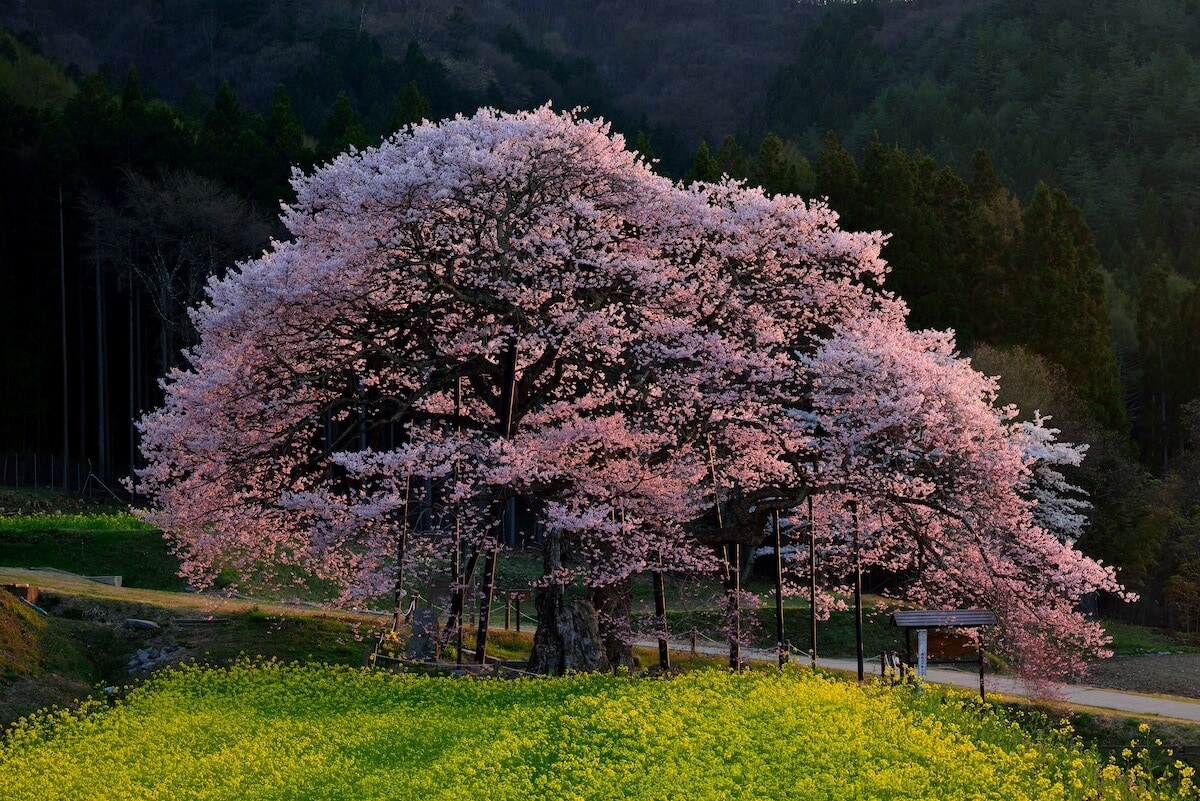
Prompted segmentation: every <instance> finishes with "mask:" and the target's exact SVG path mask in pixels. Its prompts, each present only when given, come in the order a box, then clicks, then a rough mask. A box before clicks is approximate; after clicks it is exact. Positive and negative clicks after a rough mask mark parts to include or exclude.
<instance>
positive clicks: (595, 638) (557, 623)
mask: <svg viewBox="0 0 1200 801" xmlns="http://www.w3.org/2000/svg"><path fill="white" fill-rule="evenodd" d="M543 559H544V562H545V575H547V576H554V575H558V571H559V569H560V568H561V567H562V535H561V534H559V533H558V532H550V533H549V534H547V536H546V542H545V545H544V546H543ZM534 603H535V605H536V606H537V611H538V625H537V631H536V632H534V635H533V653H532V654H530V656H529V670H530V671H531V672H533V673H546V674H551V675H555V676H561V675H562V674H564V673H566V672H567V671H568V670H574V671H580V672H588V671H593V670H596V669H597V668H599V667H600V653H599V650H600V632H599V630H598V628H597V625H596V610H595V609H594V608H593V607H592V604H591V602H590V601H588V600H586V599H584V598H574V599H571V600H570V601H568V600H566V587H565V586H563V585H562V584H549V585H547V586H546V587H543V588H541V589H539V590H538V591H537V593H536V595H535V596H534Z"/></svg>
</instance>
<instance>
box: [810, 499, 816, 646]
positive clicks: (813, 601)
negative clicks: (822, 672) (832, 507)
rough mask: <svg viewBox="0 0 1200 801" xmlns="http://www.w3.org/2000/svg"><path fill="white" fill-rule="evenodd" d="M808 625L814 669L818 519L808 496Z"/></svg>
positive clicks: (811, 500)
mask: <svg viewBox="0 0 1200 801" xmlns="http://www.w3.org/2000/svg"><path fill="white" fill-rule="evenodd" d="M808 625H809V637H810V639H809V642H811V643H812V651H811V652H810V654H811V656H812V669H813V670H816V669H817V521H816V518H815V517H813V497H812V495H809V496H808Z"/></svg>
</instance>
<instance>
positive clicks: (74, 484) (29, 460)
mask: <svg viewBox="0 0 1200 801" xmlns="http://www.w3.org/2000/svg"><path fill="white" fill-rule="evenodd" d="M0 486H3V487H12V488H13V489H57V490H66V491H68V492H80V493H83V494H85V495H92V496H116V497H121V496H124V495H125V492H124V490H123V488H122V487H121V485H120V483H119V482H117V481H102V480H101V479H100V477H99V476H97V475H96V474H95V473H94V472H93V470H92V467H91V465H90V464H89V463H85V462H76V461H65V460H64V459H63V457H62V455H61V454H54V453H13V452H8V453H0Z"/></svg>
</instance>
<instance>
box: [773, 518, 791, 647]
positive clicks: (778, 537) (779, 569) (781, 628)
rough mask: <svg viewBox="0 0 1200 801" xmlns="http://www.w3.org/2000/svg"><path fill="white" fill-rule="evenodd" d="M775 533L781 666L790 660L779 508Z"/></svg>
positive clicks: (776, 604)
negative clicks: (785, 624) (784, 603)
mask: <svg viewBox="0 0 1200 801" xmlns="http://www.w3.org/2000/svg"><path fill="white" fill-rule="evenodd" d="M774 524H775V525H774V529H775V531H774V533H775V651H776V653H777V654H778V656H779V667H783V663H784V662H787V661H788V644H787V635H786V633H785V632H784V626H783V535H782V533H781V532H780V526H779V510H778V509H776V510H775V514H774Z"/></svg>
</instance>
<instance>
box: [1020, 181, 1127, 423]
mask: <svg viewBox="0 0 1200 801" xmlns="http://www.w3.org/2000/svg"><path fill="white" fill-rule="evenodd" d="M1099 260H1100V256H1099V253H1098V252H1097V250H1096V245H1095V241H1094V239H1093V237H1092V233H1091V231H1090V229H1089V228H1088V226H1087V223H1085V222H1084V220H1083V215H1082V213H1081V212H1080V211H1079V209H1078V208H1077V207H1075V206H1074V205H1072V204H1071V202H1070V201H1069V200H1068V199H1067V196H1066V194H1065V193H1064V192H1063V191H1062V190H1059V189H1053V190H1052V189H1050V188H1049V187H1047V186H1046V185H1045V184H1039V185H1038V188H1037V191H1036V192H1035V193H1034V196H1033V200H1032V201H1030V204H1029V206H1028V207H1027V208H1026V209H1025V213H1024V216H1023V218H1022V232H1021V236H1020V238H1019V240H1018V243H1017V246H1016V253H1015V260H1014V262H1013V268H1012V278H1011V283H1010V288H1011V292H1012V294H1013V296H1014V299H1015V302H1016V304H1017V310H1018V315H1019V316H1018V320H1019V324H1018V325H1017V326H1015V328H1016V330H1017V331H1019V332H1020V337H1021V338H1022V341H1023V342H1024V343H1025V344H1027V345H1028V346H1029V347H1030V348H1031V349H1032V350H1033V351H1034V352H1036V353H1040V354H1042V355H1044V356H1047V357H1048V358H1050V359H1053V360H1054V361H1055V362H1057V363H1058V364H1061V365H1062V366H1063V368H1064V369H1065V370H1066V371H1067V376H1068V377H1069V378H1070V380H1071V381H1072V383H1073V384H1074V385H1075V387H1076V389H1077V390H1078V391H1079V394H1080V396H1081V397H1082V398H1083V399H1084V400H1085V401H1086V402H1087V403H1088V405H1089V407H1090V409H1091V412H1092V414H1093V415H1094V416H1095V418H1096V419H1097V420H1098V421H1100V422H1101V423H1102V424H1104V425H1107V426H1109V427H1111V428H1113V429H1115V430H1122V429H1123V428H1124V427H1125V414H1124V404H1123V402H1122V397H1121V390H1120V385H1119V383H1118V380H1117V368H1116V361H1115V359H1114V357H1113V353H1112V330H1111V328H1110V325H1109V321H1108V312H1107V309H1106V308H1105V301H1104V276H1103V274H1102V273H1101V272H1100V264H1099Z"/></svg>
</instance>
